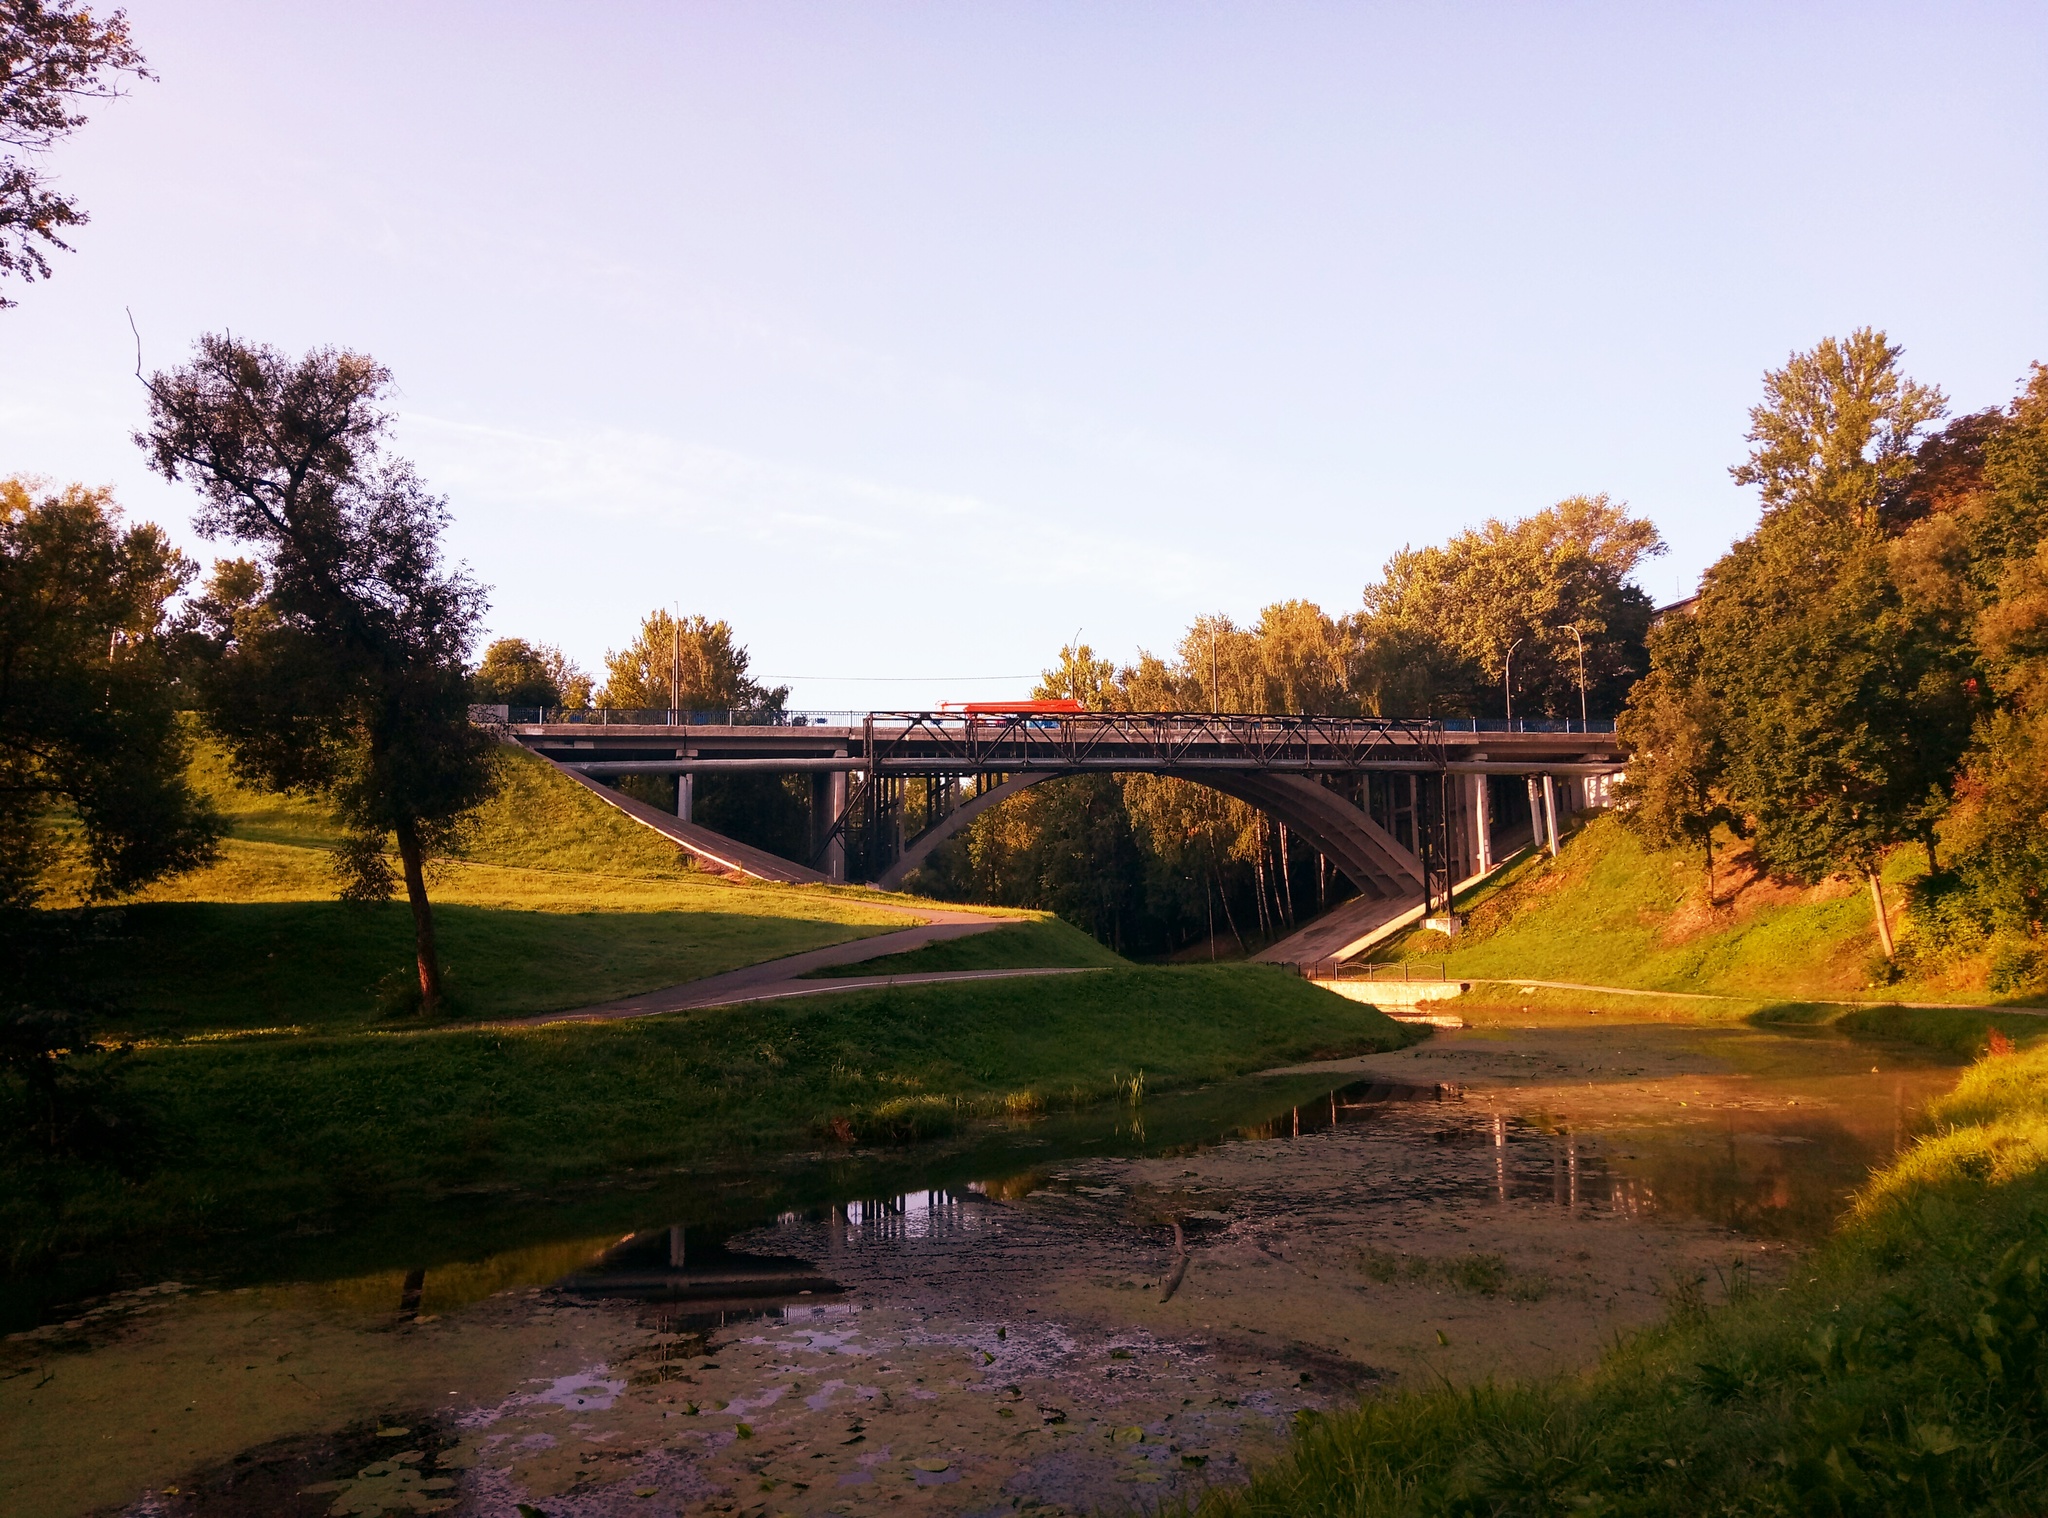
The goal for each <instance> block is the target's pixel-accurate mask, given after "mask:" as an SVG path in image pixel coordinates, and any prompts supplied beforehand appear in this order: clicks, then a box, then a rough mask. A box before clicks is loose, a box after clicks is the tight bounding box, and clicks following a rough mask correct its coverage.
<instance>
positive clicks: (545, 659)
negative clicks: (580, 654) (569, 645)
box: [470, 638, 591, 711]
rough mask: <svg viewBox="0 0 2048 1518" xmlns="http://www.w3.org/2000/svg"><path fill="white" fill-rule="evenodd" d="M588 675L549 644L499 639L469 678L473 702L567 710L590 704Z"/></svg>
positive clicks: (487, 650) (578, 708) (485, 652)
mask: <svg viewBox="0 0 2048 1518" xmlns="http://www.w3.org/2000/svg"><path fill="white" fill-rule="evenodd" d="M590 686H591V680H590V676H588V675H586V674H584V673H583V671H582V670H580V669H578V668H577V667H576V666H575V665H574V664H572V663H570V662H569V656H568V655H567V654H565V653H563V652H562V651H561V650H560V649H559V648H556V647H555V646H554V645H553V644H551V643H529V642H527V641H526V640H525V639H524V638H499V639H496V640H495V641H494V642H492V644H491V645H490V647H488V648H486V649H485V650H484V657H483V662H482V663H480V664H479V665H478V666H477V669H476V673H475V674H474V675H473V676H471V677H470V687H471V690H472V691H473V692H474V694H475V696H476V699H477V700H478V701H480V702H483V703H486V704H489V705H503V706H534V707H542V708H547V709H554V708H564V707H566V708H568V709H569V710H571V711H582V710H583V709H584V708H585V707H587V706H589V705H590Z"/></svg>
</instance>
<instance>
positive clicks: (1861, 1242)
mask: <svg viewBox="0 0 2048 1518" xmlns="http://www.w3.org/2000/svg"><path fill="white" fill-rule="evenodd" d="M1934 1015H1935V1016H1936V1017H1951V1016H1953V1015H1954V1014H1949V1013H1937V1014H1934ZM1931 1127H1932V1132H1931V1133H1930V1134H1929V1135H1928V1136H1927V1137H1926V1138H1924V1139H1923V1140H1922V1141H1921V1142H1920V1143H1919V1144H1918V1145H1917V1146H1916V1147H1915V1148H1913V1149H1911V1150H1909V1151H1908V1152H1907V1153H1906V1154H1905V1155H1904V1156H1903V1157H1902V1158H1901V1159H1900V1160H1898V1161H1897V1162H1896V1163H1895V1164H1893V1165H1891V1166H1889V1167H1887V1168H1886V1169H1885V1170H1883V1171H1882V1172H1880V1173H1879V1174H1878V1175H1877V1176H1875V1177H1874V1178H1873V1179H1872V1181H1871V1182H1870V1184H1869V1185H1868V1186H1867V1187H1866V1188H1865V1190H1864V1192H1863V1193H1862V1195H1861V1196H1860V1197H1859V1198H1858V1201H1857V1203H1856V1206H1855V1208H1854V1210H1853V1212H1852V1213H1851V1215H1850V1217H1849V1219H1848V1220H1847V1221H1846V1222H1845V1224H1844V1226H1843V1228H1842V1229H1841V1231H1840V1232H1839V1233H1838V1235H1837V1236H1836V1238H1835V1239H1834V1240H1833V1241H1832V1242H1831V1243H1830V1244H1829V1245H1828V1246H1826V1247H1824V1248H1823V1249H1822V1250H1821V1251H1819V1252H1818V1253H1817V1254H1816V1255H1815V1256H1813V1257H1811V1258H1810V1259H1809V1260H1807V1261H1805V1262H1803V1266H1802V1268H1801V1270H1800V1271H1799V1272H1798V1274H1797V1275H1796V1276H1795V1277H1794V1279H1793V1281H1792V1282H1791V1283H1790V1284H1789V1285H1788V1286H1786V1287H1785V1288H1783V1289H1781V1290H1779V1291H1777V1292H1774V1293H1770V1294H1768V1295H1758V1294H1753V1293H1748V1292H1744V1291H1742V1290H1740V1289H1737V1290H1735V1291H1733V1292H1730V1293H1729V1296H1730V1298H1731V1300H1729V1301H1728V1303H1727V1304H1726V1305H1723V1306H1719V1307H1716V1308H1713V1309H1709V1308H1708V1307H1707V1305H1706V1302H1705V1299H1704V1295H1703V1294H1701V1293H1696V1292H1695V1293H1684V1294H1680V1295H1679V1297H1678V1302H1677V1310H1676V1311H1675V1312H1674V1313H1673V1315H1672V1317H1671V1319H1670V1320H1669V1321H1668V1322H1667V1323H1666V1324H1665V1325H1663V1326H1662V1327H1660V1328H1658V1329H1656V1330H1653V1331H1651V1332H1648V1333H1645V1334H1641V1335H1638V1336H1637V1337H1635V1338H1634V1339H1631V1340H1629V1341H1626V1342H1624V1343H1622V1344H1620V1345H1619V1346H1617V1347H1616V1349H1615V1350H1613V1351H1612V1352H1611V1353H1610V1354H1609V1355H1608V1356H1607V1357H1606V1359H1605V1360H1604V1361H1603V1362H1602V1364H1601V1365H1600V1366H1599V1367H1598V1368H1597V1369H1596V1370H1594V1371H1592V1372H1590V1373H1588V1374H1586V1375H1583V1376H1577V1377H1567V1378H1564V1379H1561V1380H1558V1381H1555V1382H1549V1383H1542V1384H1537V1385H1533V1386H1487V1387H1483V1388H1478V1389H1458V1388H1452V1387H1443V1388H1437V1389H1432V1390H1427V1391H1420V1392H1413V1393H1407V1394H1403V1395H1399V1396H1394V1397H1387V1398H1382V1399H1377V1400H1375V1401H1372V1402H1368V1403H1367V1404H1365V1405H1364V1406H1362V1407H1361V1408H1359V1409H1358V1410H1356V1411H1355V1412H1351V1413H1347V1414H1344V1415H1341V1416H1339V1417H1335V1418H1331V1419H1327V1420H1318V1421H1316V1422H1314V1423H1312V1424H1310V1425H1309V1426H1308V1427H1307V1428H1305V1429H1304V1430H1303V1432H1302V1433H1301V1434H1300V1435H1299V1436H1298V1437H1297V1439H1296V1443H1295V1448H1294V1450H1293V1452H1292V1454H1291V1455H1290V1457H1289V1458H1288V1459H1286V1460H1284V1461H1282V1462H1280V1463H1279V1464H1277V1465H1276V1466H1275V1467H1273V1468H1272V1469H1270V1470H1268V1471H1266V1472H1263V1473H1261V1474H1260V1475H1259V1476H1258V1477H1257V1478H1256V1479H1255V1480H1254V1482H1253V1484H1252V1486H1251V1488H1250V1490H1249V1491H1246V1492H1238V1493H1218V1494H1216V1495H1214V1496H1212V1497H1211V1498H1210V1499H1209V1500H1208V1501H1207V1502H1205V1503H1204V1504H1203V1507H1202V1511H1203V1512H1204V1513H1206V1514H1209V1515H1212V1518H1251V1515H1275V1518H1278V1515H1282V1514H1285V1515H1288V1518H1309V1515H1319V1514H1333V1515H1334V1514H1344V1515H1347V1518H1374V1515H1382V1514H1384V1515H1389V1518H1391V1515H1395V1514H1404V1515H1405V1514H1421V1513H1494V1514H1510V1513H1513V1514H1521V1513H1528V1514H1536V1513H1571V1512H1586V1513H1608V1514H1622V1513H1628V1514H1638V1513H1640V1514H1651V1513H1657V1514H1666V1513H1809V1512H1810V1513H1870V1514H1879V1513H1885V1514H1889V1513H1900V1514H1905V1513H1913V1514H1926V1513H1943V1514H1946V1513H2036V1512H2040V1511H2041V1510H2042V1509H2043V1507H2044V1505H2048V1400H2044V1398H2043V1395H2042V1388H2043V1385H2044V1383H2048V1332H2044V1329H2043V1326H2042V1324H2043V1320H2044V1319H2048V1275H2044V1270H2043V1266H2044V1263H2048V1048H2043V1049H2038V1050H2035V1051H2032V1052H2028V1053H2023V1054H2018V1055H2014V1056H2010V1057H2004V1058H1997V1059H1990V1060H1986V1061H1984V1062H1983V1063H1981V1064H1979V1065H1977V1066H1975V1067H1974V1068H1973V1069H1972V1070H1971V1071H1970V1072H1969V1073H1968V1074H1967V1075H1966V1076H1965V1077H1964V1079H1963V1080H1962V1082H1961V1083H1960V1084H1959V1085H1958V1086H1957V1088H1956V1089H1955V1091H1954V1093H1953V1094H1951V1095H1950V1096H1948V1097H1947V1098H1945V1099H1943V1100H1942V1101H1941V1102H1939V1103H1937V1104H1936V1105H1935V1108H1934V1110H1933V1112H1932V1114H1931Z"/></svg>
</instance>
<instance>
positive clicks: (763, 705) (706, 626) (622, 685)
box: [597, 610, 789, 711]
mask: <svg viewBox="0 0 2048 1518" xmlns="http://www.w3.org/2000/svg"><path fill="white" fill-rule="evenodd" d="M751 658H752V656H751V655H749V654H748V652H747V650H746V649H745V648H744V647H742V646H741V645H740V644H739V643H738V642H736V641H735V640H734V638H733V631H732V628H731V627H730V626H729V625H728V624H727V623H726V622H725V621H724V620H723V619H720V620H719V621H716V622H714V621H711V620H710V619H709V618H707V617H702V616H684V617H681V618H680V619H678V618H676V617H673V616H671V615H670V614H669V613H668V612H666V611H658V610H657V611H651V612H649V613H648V614H647V615H646V616H645V617H643V618H642V619H641V621H640V630H639V632H638V633H637V634H636V635H635V636H634V638H633V641H632V642H630V643H628V644H627V645H626V646H625V647H624V648H622V649H620V650H618V651H617V652H616V653H613V652H607V653H606V654H605V656H604V664H605V681H604V689H603V690H602V691H600V692H599V693H598V697H597V704H598V705H599V706H604V707H610V708H612V709H614V710H630V709H636V708H637V709H666V708H670V707H674V708H677V709H680V710H682V711H727V710H743V711H758V710H780V709H781V708H782V706H783V704H784V703H785V702H787V701H788V699H789V687H788V686H778V687H776V688H775V689H773V690H770V689H768V688H767V687H765V686H763V685H761V684H760V683H759V682H758V681H756V680H755V679H753V677H752V676H750V675H749V674H748V673H747V666H748V664H749V663H750V662H751ZM678 659H680V665H681V679H680V685H679V687H678V686H677V685H676V683H675V681H676V669H677V660H678ZM671 697H674V698H675V699H671Z"/></svg>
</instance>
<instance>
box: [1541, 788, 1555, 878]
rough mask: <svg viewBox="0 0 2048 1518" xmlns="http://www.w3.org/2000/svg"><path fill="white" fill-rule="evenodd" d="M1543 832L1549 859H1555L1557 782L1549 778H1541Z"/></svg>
mask: <svg viewBox="0 0 2048 1518" xmlns="http://www.w3.org/2000/svg"><path fill="white" fill-rule="evenodd" d="M1543 832H1544V838H1545V842H1547V843H1548V844H1549V846H1550V857H1551V858H1552V859H1555V858H1557V782H1556V781H1555V780H1553V779H1551V777H1550V776H1548V775H1545V776H1544V777H1543Z"/></svg>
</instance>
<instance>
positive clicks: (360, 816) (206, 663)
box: [136, 337, 496, 1011]
mask: <svg viewBox="0 0 2048 1518" xmlns="http://www.w3.org/2000/svg"><path fill="white" fill-rule="evenodd" d="M389 384H390V375H389V374H388V373H387V372H386V371H385V370H384V369H383V368H382V367H381V366H380V365H378V364H377V363H376V362H375V361H374V360H373V359H370V358H368V357H366V356H365V355H362V354H357V353H349V352H344V351H337V350H334V349H318V350H315V351H314V352H312V353H309V354H307V355H305V356H304V357H303V358H297V359H294V358H290V357H288V356H287V355H285V354H282V353H280V352H278V351H277V350H275V349H272V348H268V347H262V346H256V345H251V344H248V343H245V342H242V341H240V340H238V339H234V338H229V337H205V338H202V339H200V341H199V343H198V346H197V350H196V352H195V353H194V356H193V358H192V360H191V361H190V362H189V363H187V364H186V365H184V366H183V367H182V368H179V369H176V370H173V371H171V372H169V373H163V374H158V375H155V376H153V377H152V378H151V380H150V381H149V393H150V425H149V428H148V429H147V430H146V431H144V432H142V433H139V434H137V437H136V441H137V443H138V444H140V445H141V446H142V447H143V449H144V450H145V451H146V452H147V454H148V456H149V461H150V464H151V466H152V467H153V468H154V469H155V470H157V472H158V473H160V474H162V475H163V476H164V477H165V478H166V479H170V480H185V481H188V482H189V483H190V484H192V485H193V487H194V488H195V489H197V490H198V492H199V495H200V501H201V504H200V508H199V510H198V511H197V512H196V513H195V515H194V519H193V525H194V527H195V528H196V529H197V530H198V531H199V533H200V534H201V535H202V536H205V537H208V538H215V539H227V540H230V541H233V542H237V543H241V544H245V545H248V546H249V547H250V548H251V549H252V550H253V553H254V558H253V560H229V561H226V562H224V563H222V564H220V565H218V566H216V569H215V572H214V574H213V576H212V578H211V579H210V581H209V582H208V584H207V587H206V591H205V594H204V595H203V596H202V597H200V598H199V600H198V602H197V604H196V606H195V617H196V628H195V648H196V651H197V653H198V658H197V659H196V662H195V666H194V669H195V673H194V678H195V682H196V684H197V687H198V690H199V692H200V695H201V698H202V700H203V702H204V704H205V709H206V718H207V722H208V724H209V726H210V727H211V728H212V729H213V731H214V732H215V733H216V734H218V735H219V736H220V738H221V739H222V740H223V741H224V743H225V744H226V746H227V748H228V751H229V753H230V754H231V756H232V758H233V761H234V764H235V768H236V770H237V771H238V773H239V774H240V775H241V776H242V777H243V778H244V779H246V780H248V781H250V782H252V783H254V784H257V785H260V786H263V787H266V788H269V789H272V790H278V791H290V792H297V793H300V794H305V795H311V796H319V797H322V798H324V799H326V800H327V801H328V802H329V803H330V804H331V805H332V806H333V807H334V808H335V811H336V813H337V815H338V816H339V818H340V819H341V821H342V823H343V825H344V827H345V828H346V829H347V831H348V835H349V836H348V842H347V843H346V844H345V845H344V846H343V847H342V848H341V849H340V850H338V851H337V855H336V861H335V862H336V868H337V870H338V872H339V873H340V874H341V876H342V879H343V883H344V894H345V895H348V896H350V897H353V898H358V899H381V898H382V897H384V896H388V895H389V894H390V893H391V891H392V889H393V884H394V883H393V881H392V877H391V874H390V870H389V868H388V866H387V865H386V864H385V857H384V847H385V843H386V840H392V841H395V843H396V845H397V848H398V854H399V860H400V864H401V868H402V872H403V876H404V884H405V890H406V896H407V899H408V900H409V902H410V904H411V906H412V912H413V920H414V928H415V936H416V940H417V960H418V967H419V987H420V997H421V1003H422V1006H423V1008H425V1009H426V1010H429V1011H431V1010H433V1009H434V1008H435V1006H436V1005H437V1003H438V1002H439V1000H440V997H441V976H440V961H439V957H438V954H437V953H436V950H435V945H434V926H433V910H432V906H431V903H430V902H429V900H428V897H427V888H426V877H425V866H426V862H427V860H428V859H429V858H430V857H431V856H432V855H433V854H435V853H436V852H438V851H441V850H444V849H446V848H447V847H448V846H449V845H450V843H451V842H452V840H453V839H454V838H455V836H456V834H457V833H458V831H459V829H460V828H461V826H462V824H463V821H464V819H465V817H466V816H467V815H468V814H469V813H470V812H471V811H472V810H473V809H474V808H475V807H476V806H478V805H479V804H480V803H481V802H483V801H484V800H485V799H486V798H487V797H488V796H489V795H490V794H491V791H492V788H493V786H494V783H495V775H496V771H495V766H494V762H493V744H492V740H491V738H490V736H489V735H488V734H487V733H485V732H484V731H482V730H481V729H479V728H477V727H475V726H473V725H472V724H471V723H470V722H469V720H468V707H469V681H468V677H467V671H466V670H465V667H464V659H465V656H466V655H467V653H468V650H469V647H470V645H471V643H472V642H473V641H474V639H475V636H476V631H477V627H478V624H479V622H480V621H481V619H482V616H483V610H484V593H483V590H482V588H481V587H479V586H478V585H477V584H476V583H475V582H474V581H473V580H471V579H470V578H469V577H468V576H467V575H466V574H465V573H463V572H461V571H460V570H449V569H448V568H446V567H445V566H444V565H443V563H442V559H441V545H440V539H441V533H442V531H443V529H444V528H445V526H446V525H447V521H448V511H447V507H446V505H445V503H444V502H443V501H441V500H440V499H439V498H438V497H436V496H433V495H431V494H429V493H428V492H427V490H426V488H425V486H424V485H422V484H421V483H420V481H419V479H418V478H417V476H416V475H415V474H414V473H413V471H412V467H411V466H410V465H409V464H407V463H405V462H404V461H403V460H399V459H394V458H390V457H387V456H386V454H385V453H384V449H383V442H384V437H385V435H386V433H387V432H388V430H389V427H390V414H389V413H388V412H387V411H386V410H385V409H384V406H383V398H384V394H385V392H386V390H387V389H388V387H389Z"/></svg>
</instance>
